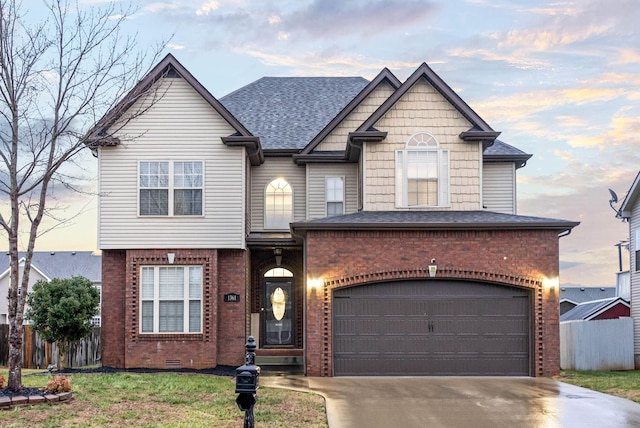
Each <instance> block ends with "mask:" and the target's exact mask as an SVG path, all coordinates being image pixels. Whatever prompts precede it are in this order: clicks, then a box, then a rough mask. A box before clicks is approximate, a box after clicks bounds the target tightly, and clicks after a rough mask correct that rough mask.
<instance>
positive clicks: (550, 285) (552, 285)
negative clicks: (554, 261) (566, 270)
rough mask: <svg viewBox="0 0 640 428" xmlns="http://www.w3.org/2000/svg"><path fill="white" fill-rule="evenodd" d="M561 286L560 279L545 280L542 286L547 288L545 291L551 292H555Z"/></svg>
mask: <svg viewBox="0 0 640 428" xmlns="http://www.w3.org/2000/svg"><path fill="white" fill-rule="evenodd" d="M559 285H560V279H559V278H557V277H556V278H544V279H543V280H542V286H543V287H544V288H545V290H550V291H553V290H555V289H556V288H558V286H559Z"/></svg>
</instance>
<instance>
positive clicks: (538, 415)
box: [257, 376, 640, 428]
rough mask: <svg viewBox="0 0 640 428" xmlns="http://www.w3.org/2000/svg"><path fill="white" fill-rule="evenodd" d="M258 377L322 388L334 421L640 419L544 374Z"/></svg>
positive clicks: (337, 425) (440, 423) (635, 409)
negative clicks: (547, 377)
mask: <svg viewBox="0 0 640 428" xmlns="http://www.w3.org/2000/svg"><path fill="white" fill-rule="evenodd" d="M260 384H261V386H271V387H282V388H288V389H297V390H301V391H312V392H316V393H319V394H322V395H323V396H324V397H325V398H326V402H327V417H328V420H329V427H330V428H346V427H348V428H360V427H362V428H376V427H380V428H382V427H384V428H392V427H393V428H395V427H429V428H434V427H447V428H455V427H465V428H469V427H474V428H483V427H487V428H498V427H509V428H514V427H518V428H521V427H536V428H540V427H544V428H551V427H580V428H585V427H598V428H600V427H606V428H614V427H640V404H636V403H634V402H632V401H629V400H624V399H622V398H617V397H613V396H611V395H606V394H601V393H598V392H594V391H591V390H588V389H584V388H580V387H577V386H573V385H568V384H566V383H561V382H556V381H554V380H551V379H545V378H503V377H338V378H305V377H296V376H291V377H289V376H271V377H268V376H265V377H261V379H260ZM259 395H260V394H259V393H258V397H259ZM259 405H260V401H259V398H258V404H257V406H259Z"/></svg>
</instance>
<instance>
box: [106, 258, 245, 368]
mask: <svg viewBox="0 0 640 428" xmlns="http://www.w3.org/2000/svg"><path fill="white" fill-rule="evenodd" d="M169 252H171V253H174V254H175V260H174V265H200V266H202V267H203V296H202V303H203V313H202V315H203V326H202V333H201V334H170V335H168V334H154V335H149V334H140V333H139V322H140V318H139V307H140V301H139V279H140V278H139V275H140V267H141V266H145V265H168V264H169V262H168V260H167V253H169ZM102 266H103V267H102V272H103V307H102V317H103V327H102V347H103V349H102V363H103V365H105V366H109V367H124V368H134V367H147V368H176V367H187V368H194V369H204V368H211V367H215V366H216V365H218V364H223V365H240V364H241V363H242V361H243V359H244V344H245V330H246V329H245V323H246V319H245V306H246V290H247V284H248V283H247V280H246V269H247V266H246V255H245V252H244V251H241V250H206V249H205V250H197V249H191V250H189V249H187V250H172V249H169V250H166V249H156V250H127V251H114V250H105V251H103V255H102ZM227 293H238V294H240V296H241V298H240V303H224V302H223V297H224V294H227Z"/></svg>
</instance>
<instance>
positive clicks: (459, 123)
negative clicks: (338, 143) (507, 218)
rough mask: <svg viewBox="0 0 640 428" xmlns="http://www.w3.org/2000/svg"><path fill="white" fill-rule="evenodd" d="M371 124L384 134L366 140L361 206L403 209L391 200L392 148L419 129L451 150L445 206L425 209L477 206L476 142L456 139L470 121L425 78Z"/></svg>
mask: <svg viewBox="0 0 640 428" xmlns="http://www.w3.org/2000/svg"><path fill="white" fill-rule="evenodd" d="M374 126H375V128H376V129H378V130H380V131H385V132H387V133H388V134H387V138H386V139H385V140H384V141H382V142H381V143H377V144H373V143H369V144H366V145H365V151H364V156H366V159H365V162H364V164H365V168H366V170H365V177H364V180H365V183H364V187H365V189H366V190H365V195H364V199H365V201H364V204H365V205H364V209H365V210H370V211H391V210H399V209H403V208H397V207H396V204H395V152H396V150H400V149H404V148H405V144H406V142H407V140H408V139H409V138H410V137H411V136H412V135H414V134H415V133H418V132H428V133H430V134H431V135H433V136H434V137H435V138H436V139H437V140H438V142H439V143H440V148H441V149H446V150H449V151H450V190H451V197H450V201H451V203H450V206H448V207H442V208H430V209H449V210H458V211H464V210H479V209H481V205H482V204H481V199H480V193H481V189H480V186H481V182H480V175H481V161H482V152H481V148H480V143H470V142H464V141H462V140H461V139H460V138H459V135H460V133H461V132H463V131H467V130H469V128H470V127H471V124H470V123H469V121H468V120H467V119H465V118H464V116H462V115H461V114H460V112H458V110H456V109H455V108H454V107H453V106H452V105H451V104H450V103H449V102H448V101H447V100H446V99H445V98H444V97H443V96H442V95H441V94H440V93H439V92H438V91H436V90H435V89H434V88H433V87H432V86H431V85H430V84H429V83H428V82H427V81H426V80H425V79H420V80H419V81H418V82H416V84H415V85H414V86H413V87H412V88H411V89H410V90H409V91H408V92H407V93H406V94H404V96H403V97H402V98H401V99H400V100H398V102H396V103H395V105H394V106H393V107H392V108H391V109H390V110H389V111H388V112H387V113H386V114H385V115H384V116H383V117H382V118H381V119H380V120H379V121H378V122H377V123H376V124H375V125H374ZM405 209H406V208H405Z"/></svg>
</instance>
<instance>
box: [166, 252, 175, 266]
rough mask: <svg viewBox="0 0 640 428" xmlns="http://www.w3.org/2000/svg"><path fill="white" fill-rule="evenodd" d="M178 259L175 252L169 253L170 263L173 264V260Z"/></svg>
mask: <svg viewBox="0 0 640 428" xmlns="http://www.w3.org/2000/svg"><path fill="white" fill-rule="evenodd" d="M175 259H176V254H175V253H167V260H169V264H170V265H172V264H173V261H174V260H175Z"/></svg>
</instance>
